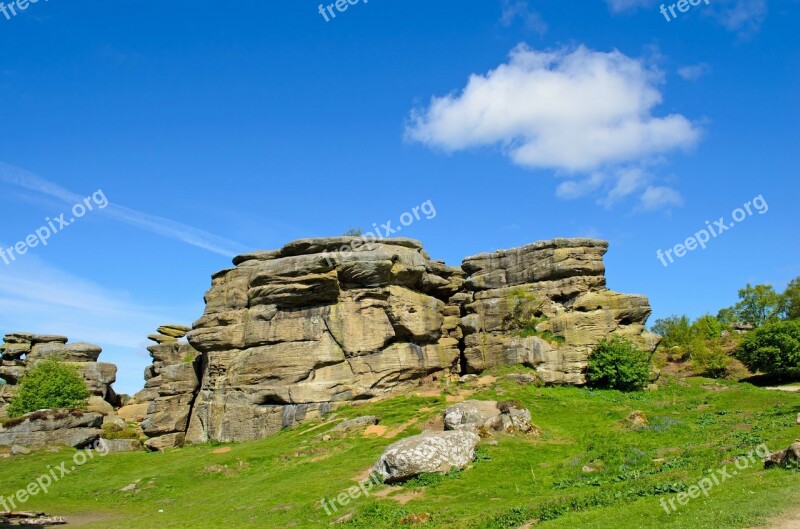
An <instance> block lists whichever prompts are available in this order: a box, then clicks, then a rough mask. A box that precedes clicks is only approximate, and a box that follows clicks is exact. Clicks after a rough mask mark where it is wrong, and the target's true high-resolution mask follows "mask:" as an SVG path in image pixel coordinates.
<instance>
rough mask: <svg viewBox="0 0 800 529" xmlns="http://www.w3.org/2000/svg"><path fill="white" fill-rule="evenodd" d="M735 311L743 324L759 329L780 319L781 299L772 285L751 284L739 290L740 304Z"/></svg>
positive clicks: (735, 306)
mask: <svg viewBox="0 0 800 529" xmlns="http://www.w3.org/2000/svg"><path fill="white" fill-rule="evenodd" d="M733 311H734V313H735V314H736V316H737V318H738V319H739V321H740V322H741V323H749V324H750V325H753V326H754V327H759V326H761V325H764V324H765V323H767V322H770V321H775V320H777V319H778V314H780V311H781V297H780V296H778V293H777V292H775V289H774V288H773V287H772V285H755V286H751V285H750V283H748V284H747V286H746V287H745V288H743V289H741V290H739V302H738V303H737V304H736V305H734V307H733Z"/></svg>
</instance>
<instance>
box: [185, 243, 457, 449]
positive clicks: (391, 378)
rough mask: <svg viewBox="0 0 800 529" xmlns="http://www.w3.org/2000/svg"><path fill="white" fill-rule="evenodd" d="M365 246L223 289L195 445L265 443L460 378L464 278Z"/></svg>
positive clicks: (200, 328) (419, 256)
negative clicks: (452, 373)
mask: <svg viewBox="0 0 800 529" xmlns="http://www.w3.org/2000/svg"><path fill="white" fill-rule="evenodd" d="M358 241H359V240H358V239H355V238H334V239H306V240H300V241H296V242H293V243H290V244H288V245H286V246H284V247H283V248H282V249H281V250H278V251H272V252H257V253H253V254H249V255H244V256H240V257H238V258H236V259H235V260H234V264H235V265H236V268H234V269H230V270H224V271H222V272H219V273H218V274H216V275H215V276H214V277H213V282H212V288H211V290H210V291H209V292H208V293H207V294H206V311H205V314H204V315H203V317H202V318H201V319H200V320H199V321H197V322H196V323H195V325H194V330H193V331H192V332H191V333H190V334H189V337H188V338H189V341H190V343H191V344H192V345H193V346H194V347H195V348H196V349H197V350H198V351H200V352H201V353H203V359H204V363H205V366H204V370H203V376H202V383H201V388H200V392H199V394H198V396H197V400H196V402H195V406H194V409H193V412H192V418H191V422H190V426H189V430H188V433H187V438H188V439H189V440H191V441H194V442H203V441H207V440H209V439H215V440H221V441H232V440H244V439H258V438H261V437H264V436H266V435H269V434H272V433H275V432H277V431H279V430H280V429H281V428H284V427H286V426H290V425H292V424H294V423H295V422H298V421H300V420H303V419H304V418H309V417H314V416H319V414H320V413H324V412H326V411H329V410H330V409H331V408H332V406H333V404H335V403H338V402H344V401H352V400H364V399H370V398H373V397H376V396H379V395H383V394H386V393H388V392H391V391H395V390H397V389H398V388H401V387H404V386H406V385H408V384H409V383H410V382H413V381H415V380H418V379H420V378H422V377H425V376H427V375H429V374H431V373H435V372H439V371H443V370H451V369H457V367H458V362H459V356H460V350H459V347H458V345H459V340H458V339H457V338H456V337H454V335H455V334H456V330H457V327H458V319H457V318H455V319H454V318H447V317H446V316H445V314H446V312H447V311H446V302H447V301H448V300H449V299H450V298H451V297H452V296H453V295H454V294H455V293H456V292H457V291H458V290H459V288H460V287H461V285H462V284H463V282H464V273H463V271H461V270H460V269H458V268H451V267H448V266H445V265H444V264H443V263H441V262H436V261H431V259H430V258H429V256H428V255H427V254H426V253H425V251H424V250H423V249H422V245H421V244H420V243H419V242H417V241H412V240H410V239H391V240H383V241H381V242H379V243H372V244H370V245H367V246H359V245H357V242H358ZM354 243H356V244H354ZM353 247H356V250H355V251H354V250H353Z"/></svg>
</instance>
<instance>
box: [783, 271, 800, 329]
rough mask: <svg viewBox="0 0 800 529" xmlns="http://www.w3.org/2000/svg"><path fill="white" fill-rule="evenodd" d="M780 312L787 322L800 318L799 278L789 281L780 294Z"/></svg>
mask: <svg viewBox="0 0 800 529" xmlns="http://www.w3.org/2000/svg"><path fill="white" fill-rule="evenodd" d="M781 311H782V312H783V314H784V316H785V318H786V319H787V320H796V319H798V318H800V277H796V278H794V279H792V280H791V281H789V284H788V285H787V286H786V290H784V291H783V294H781Z"/></svg>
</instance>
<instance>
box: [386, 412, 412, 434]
mask: <svg viewBox="0 0 800 529" xmlns="http://www.w3.org/2000/svg"><path fill="white" fill-rule="evenodd" d="M417 421H419V418H418V417H417V418H415V419H411V420H410V421H408V422H405V423H403V424H401V425H400V426H398V427H397V428H395V429H394V430H389V431H388V432H386V438H387V439H394V438H395V437H397V436H398V435H400V434H401V433H403V432H404V431H406V430H407V429H409V428H410V427H412V426H414V425H415V424H417Z"/></svg>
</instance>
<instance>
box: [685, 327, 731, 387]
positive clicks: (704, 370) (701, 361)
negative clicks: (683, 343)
mask: <svg viewBox="0 0 800 529" xmlns="http://www.w3.org/2000/svg"><path fill="white" fill-rule="evenodd" d="M692 365H693V366H694V369H695V370H696V371H697V372H698V373H699V374H700V375H703V376H707V377H711V378H720V377H723V376H725V375H726V374H727V373H728V367H729V366H730V358H729V357H728V355H727V354H725V349H724V348H723V346H722V342H721V340H719V339H716V340H709V342H708V343H706V342H705V341H703V340H702V339H700V338H699V337H698V338H697V339H696V340H695V342H694V343H692Z"/></svg>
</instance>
